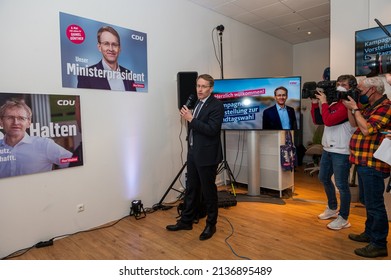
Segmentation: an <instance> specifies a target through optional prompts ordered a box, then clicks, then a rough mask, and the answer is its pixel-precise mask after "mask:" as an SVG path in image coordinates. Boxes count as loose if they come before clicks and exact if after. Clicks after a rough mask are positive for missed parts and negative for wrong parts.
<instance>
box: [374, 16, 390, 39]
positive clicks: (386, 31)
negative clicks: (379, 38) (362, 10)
mask: <svg viewBox="0 0 391 280" xmlns="http://www.w3.org/2000/svg"><path fill="white" fill-rule="evenodd" d="M375 21H376V23H377V25H379V27H380V28H381V30H383V32H384V33H386V35H387V36H388V37H391V34H390V32H389V31H388V30H387V29H386V28H385V27H384V25H383V24H381V22H380V21H379V20H378V19H377V18H375Z"/></svg>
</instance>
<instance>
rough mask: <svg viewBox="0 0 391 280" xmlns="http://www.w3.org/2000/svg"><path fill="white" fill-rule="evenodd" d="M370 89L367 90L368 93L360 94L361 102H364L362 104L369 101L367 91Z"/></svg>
mask: <svg viewBox="0 0 391 280" xmlns="http://www.w3.org/2000/svg"><path fill="white" fill-rule="evenodd" d="M369 90H370V89H368V90H367V92H366V93H364V94H363V95H360V98H359V100H358V101H359V102H360V103H361V104H362V105H367V104H368V103H369V97H368V96H367V93H368V91H369Z"/></svg>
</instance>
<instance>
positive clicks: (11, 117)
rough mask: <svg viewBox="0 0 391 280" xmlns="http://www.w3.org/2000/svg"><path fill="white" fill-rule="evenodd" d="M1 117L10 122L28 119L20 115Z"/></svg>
mask: <svg viewBox="0 0 391 280" xmlns="http://www.w3.org/2000/svg"><path fill="white" fill-rule="evenodd" d="M2 118H3V119H5V120H6V121H9V122H11V121H13V120H15V121H19V122H25V121H27V120H29V119H30V118H28V117H22V116H3V117H2Z"/></svg>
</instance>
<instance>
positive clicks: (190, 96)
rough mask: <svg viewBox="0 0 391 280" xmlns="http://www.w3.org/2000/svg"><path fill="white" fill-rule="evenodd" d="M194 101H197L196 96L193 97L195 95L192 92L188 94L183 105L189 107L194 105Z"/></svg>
mask: <svg viewBox="0 0 391 280" xmlns="http://www.w3.org/2000/svg"><path fill="white" fill-rule="evenodd" d="M196 101H197V98H196V97H195V95H194V94H190V95H189V98H188V99H187V101H186V103H185V105H186V107H187V108H189V109H191V108H192V107H193V106H194V104H195V102H196Z"/></svg>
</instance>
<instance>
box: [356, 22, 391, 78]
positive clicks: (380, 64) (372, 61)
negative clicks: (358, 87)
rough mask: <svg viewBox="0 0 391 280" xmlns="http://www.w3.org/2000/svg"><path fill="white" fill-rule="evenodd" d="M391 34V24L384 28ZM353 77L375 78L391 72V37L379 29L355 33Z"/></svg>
mask: <svg viewBox="0 0 391 280" xmlns="http://www.w3.org/2000/svg"><path fill="white" fill-rule="evenodd" d="M384 27H385V28H386V29H387V30H388V31H389V32H391V24H389V25H385V26H384ZM355 44H356V45H355V55H356V57H355V75H356V76H367V77H372V76H377V75H379V74H384V73H389V72H391V37H389V36H388V35H387V34H386V33H385V32H384V31H383V30H382V29H381V28H380V27H374V28H368V29H364V30H358V31H356V32H355Z"/></svg>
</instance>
